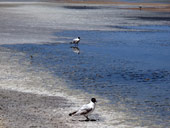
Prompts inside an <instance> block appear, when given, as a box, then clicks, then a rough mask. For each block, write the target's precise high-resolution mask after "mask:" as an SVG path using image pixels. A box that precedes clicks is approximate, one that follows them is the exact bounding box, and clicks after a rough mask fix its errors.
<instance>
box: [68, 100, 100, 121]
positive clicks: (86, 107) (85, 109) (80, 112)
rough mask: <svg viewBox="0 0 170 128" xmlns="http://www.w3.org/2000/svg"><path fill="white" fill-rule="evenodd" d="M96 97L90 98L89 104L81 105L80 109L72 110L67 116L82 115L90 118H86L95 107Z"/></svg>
mask: <svg viewBox="0 0 170 128" xmlns="http://www.w3.org/2000/svg"><path fill="white" fill-rule="evenodd" d="M96 102H97V101H96V99H95V98H91V101H90V103H89V104H85V105H83V106H82V107H81V108H80V109H78V110H77V111H74V112H72V113H70V114H69V116H72V115H74V116H80V115H83V116H85V117H86V119H87V120H90V119H89V118H88V115H89V114H91V113H92V112H93V111H94V109H95V105H96Z"/></svg>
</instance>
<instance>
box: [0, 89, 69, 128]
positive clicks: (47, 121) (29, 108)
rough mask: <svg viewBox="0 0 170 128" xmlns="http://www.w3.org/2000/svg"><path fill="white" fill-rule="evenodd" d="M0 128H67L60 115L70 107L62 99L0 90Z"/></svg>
mask: <svg viewBox="0 0 170 128" xmlns="http://www.w3.org/2000/svg"><path fill="white" fill-rule="evenodd" d="M0 102H1V103H0V115H1V116H0V121H1V122H0V123H1V124H2V125H1V126H0V127H2V128H6V127H9V128H23V127H28V128H40V127H41V128H45V127H46V128H58V127H61V128H67V127H68V125H66V120H62V118H63V115H62V114H61V113H60V111H61V108H62V109H64V108H66V107H69V106H70V105H69V104H68V103H67V100H66V99H64V98H62V97H56V96H55V97H52V96H51V97H49V96H41V95H36V94H31V93H22V92H17V91H9V90H0Z"/></svg>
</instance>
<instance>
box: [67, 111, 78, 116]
mask: <svg viewBox="0 0 170 128" xmlns="http://www.w3.org/2000/svg"><path fill="white" fill-rule="evenodd" d="M76 112H77V111H75V112H72V113H69V116H72V115H74V114H75V113H76Z"/></svg>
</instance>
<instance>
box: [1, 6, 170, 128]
mask: <svg viewBox="0 0 170 128" xmlns="http://www.w3.org/2000/svg"><path fill="white" fill-rule="evenodd" d="M82 7H83V9H82ZM84 7H85V6H77V5H76V6H74V5H71V6H70V5H68V6H66V5H64V6H55V5H53V6H51V5H48V6H45V5H43V6H39V7H38V9H39V10H38V11H37V10H36V6H31V8H30V7H29V6H28V7H27V6H24V7H20V8H18V9H16V10H15V9H14V10H15V11H16V12H15V11H14V12H15V13H16V14H17V13H19V16H18V15H16V14H13V12H12V13H10V15H12V16H13V15H14V16H15V15H16V16H18V17H19V19H24V20H23V21H22V20H17V18H16V19H15V22H12V21H11V22H12V23H11V24H10V22H4V21H6V19H8V17H7V18H6V17H5V18H6V19H5V18H4V17H3V18H4V19H3V22H2V21H1V22H2V23H4V25H3V26H8V25H9V26H10V27H11V28H13V29H11V30H12V31H11V32H12V34H15V35H16V37H15V36H14V39H15V41H14V40H13V38H12V37H11V36H10V38H9V40H7V38H5V39H4V36H2V40H3V39H4V40H3V41H4V42H5V41H6V40H7V41H8V42H12V41H14V42H18V43H22V42H19V41H21V40H20V38H19V37H21V38H22V37H24V42H25V40H26V41H28V39H29V41H30V42H31V43H32V38H35V39H38V40H39V38H41V36H37V35H43V34H44V33H45V34H44V35H46V38H49V37H51V36H52V37H53V38H52V39H51V40H52V41H51V40H50V41H49V43H48V41H47V42H45V41H44V42H45V44H41V43H40V44H35V43H32V44H30V43H28V44H4V45H1V47H5V48H10V49H11V50H14V51H15V52H22V53H26V58H22V59H20V60H19V63H20V65H21V66H22V65H25V60H27V61H28V60H29V61H30V65H29V66H30V67H33V68H30V69H29V68H28V69H29V70H28V72H31V70H34V71H37V72H38V71H43V72H45V71H48V72H50V73H51V74H52V75H53V76H54V77H56V76H57V77H60V78H63V79H64V80H65V81H66V82H67V85H68V87H69V88H70V89H74V90H75V89H80V90H83V91H85V92H88V93H90V94H91V93H92V94H97V95H100V96H101V97H104V98H107V99H109V100H110V104H112V105H113V106H114V107H117V111H123V112H126V113H131V114H132V115H134V116H137V117H139V118H140V120H136V122H140V125H141V126H152V124H156V125H157V126H158V127H162V128H165V127H168V126H169V115H170V104H169V103H170V65H169V64H170V58H169V55H170V36H169V35H170V26H169V13H167V14H165V13H155V12H154V13H152V12H143V11H142V12H140V11H137V12H133V11H127V10H118V8H117V7H110V6H109V7H108V8H106V7H105V6H102V7H101V6H89V7H87V8H85V9H84ZM30 9H31V10H30ZM21 10H22V11H23V12H22V13H26V15H25V14H22V15H21V14H20V11H21ZM12 11H13V10H12ZM7 12H8V13H9V12H10V10H7ZM58 12H59V13H58ZM99 12H100V13H101V14H100V13H99ZM42 13H43V14H44V15H42ZM4 14H5V16H6V12H5V13H4ZM30 14H31V17H30ZM32 14H34V15H32ZM73 14H74V16H75V17H71V15H73ZM96 14H97V15H96ZM158 14H159V15H158ZM8 15H9V14H8ZM10 15H9V16H10ZM63 15H64V16H65V17H63ZM24 16H25V17H24ZM76 16H77V17H76ZM23 17H24V18H23ZM35 17H36V18H35ZM27 18H28V19H29V20H28V19H27ZM63 18H65V19H63ZM67 18H69V20H66V19H67ZM77 18H78V20H77ZM89 18H90V19H89ZM1 20H2V19H1ZM12 20H13V19H12ZM75 21H76V23H75ZM18 22H19V23H18ZM86 23H87V24H86ZM15 24H17V25H18V26H17V28H15V27H16V26H15ZM30 26H31V27H30ZM43 26H45V27H44V28H45V29H44V28H43ZM54 27H57V30H58V29H59V30H60V31H57V30H56V31H55V30H54ZM7 28H8V27H7ZM18 28H20V29H18ZM52 28H53V32H52V33H50V34H51V35H48V34H49V33H46V30H48V31H49V30H50V29H52ZM3 29H4V30H6V28H3ZM3 29H2V30H3ZM2 30H1V31H2ZM15 30H16V31H15ZM6 31H7V32H6V33H5V36H6V35H8V32H9V31H10V30H8V29H7V30H6ZM13 31H14V32H15V33H13ZM9 33H10V32H9ZM18 33H19V34H18ZM42 33H43V34H42ZM3 34H4V33H3ZM9 35H10V34H9ZM21 35H22V36H21ZM35 35H36V36H35ZM77 36H80V37H81V42H80V44H79V46H78V48H77V47H74V45H70V44H69V42H70V40H71V39H72V38H73V37H77ZM44 37H45V36H44ZM54 37H55V38H54ZM27 38H28V39H27ZM42 38H43V36H42ZM46 38H45V39H46ZM43 39H44V38H43ZM36 41H37V40H36ZM40 42H41V41H40ZM79 52H80V54H77V53H79ZM56 86H57V85H56ZM47 88H48V87H47ZM49 89H52V88H49ZM121 105H124V106H126V107H125V108H122V107H121Z"/></svg>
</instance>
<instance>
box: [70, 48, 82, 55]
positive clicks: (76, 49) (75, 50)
mask: <svg viewBox="0 0 170 128" xmlns="http://www.w3.org/2000/svg"><path fill="white" fill-rule="evenodd" d="M70 48H71V49H72V51H73V52H74V53H77V54H80V49H79V48H78V47H77V46H71V47H70Z"/></svg>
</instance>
